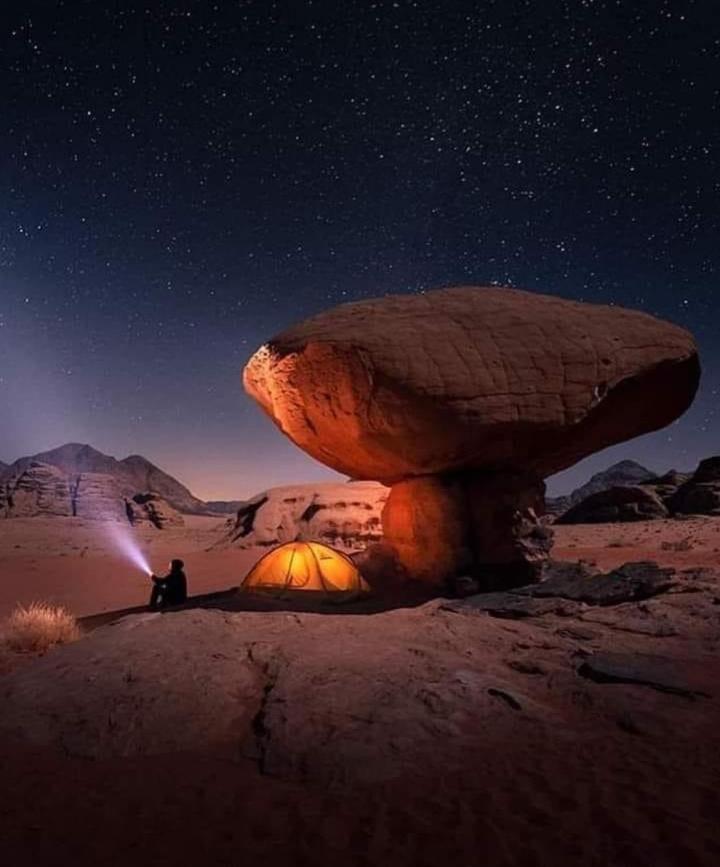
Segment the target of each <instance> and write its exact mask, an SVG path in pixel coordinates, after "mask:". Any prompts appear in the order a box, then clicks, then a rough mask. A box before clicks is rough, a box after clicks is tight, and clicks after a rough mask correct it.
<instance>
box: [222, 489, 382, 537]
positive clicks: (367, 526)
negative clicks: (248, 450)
mask: <svg viewBox="0 0 720 867" xmlns="http://www.w3.org/2000/svg"><path fill="white" fill-rule="evenodd" d="M388 493H389V491H388V489H387V488H386V487H385V486H384V485H380V484H378V483H377V482H345V483H343V482H329V483H327V484H325V483H318V484H314V485H291V486H287V487H279V488H270V490H268V491H263V493H261V494H258V495H257V496H255V497H253V498H252V499H250V500H248V501H247V502H245V503H242V504H241V505H240V507H239V508H238V510H237V514H236V516H235V518H234V520H232V521H231V522H230V525H229V528H228V533H227V536H226V539H225V542H228V541H229V542H231V543H233V544H235V545H238V546H239V547H241V548H252V547H255V546H258V545H259V546H261V547H272V546H274V545H278V544H281V543H283V542H293V541H296V540H298V541H306V540H316V541H319V542H324V543H325V544H327V545H330V546H332V547H333V548H340V549H342V550H344V551H360V550H362V549H364V548H365V547H366V546H367V545H369V544H372V543H374V542H379V541H380V539H381V537H382V528H381V525H380V514H381V512H382V507H383V504H384V503H385V500H386V499H387V496H388Z"/></svg>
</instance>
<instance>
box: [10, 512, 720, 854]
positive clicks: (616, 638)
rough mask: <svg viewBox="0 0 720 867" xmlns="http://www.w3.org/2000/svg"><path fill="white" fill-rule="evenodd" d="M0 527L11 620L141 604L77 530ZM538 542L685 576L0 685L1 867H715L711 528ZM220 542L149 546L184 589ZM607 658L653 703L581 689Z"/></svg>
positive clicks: (324, 620)
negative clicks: (631, 670)
mask: <svg viewBox="0 0 720 867" xmlns="http://www.w3.org/2000/svg"><path fill="white" fill-rule="evenodd" d="M6 523H7V524H10V523H14V524H15V526H14V527H13V528H12V535H13V538H12V539H10V538H9V536H8V535H7V534H6V533H5V526H2V527H0V563H1V564H2V570H3V571H2V580H3V585H2V593H3V597H2V600H3V605H4V607H5V609H6V610H7V608H8V607H9V606H10V604H11V603H12V602H13V601H14V599H16V598H22V599H28V600H29V599H32V598H38V597H43V598H47V597H50V598H53V599H55V600H57V601H62V602H64V603H65V604H67V605H68V606H69V607H71V608H72V609H73V610H75V611H76V612H77V613H90V612H91V611H99V610H103V609H107V608H115V607H119V606H124V605H133V604H137V603H141V602H142V601H143V600H144V596H145V589H146V585H145V581H144V579H143V578H142V577H141V576H134V575H133V570H132V569H131V568H128V567H126V566H124V565H122V561H121V560H119V559H118V560H116V561H115V560H110V558H109V557H108V555H107V554H106V553H104V551H105V548H104V547H103V546H104V544H105V543H103V542H98V541H97V536H96V530H95V528H94V527H89V528H85V529H83V531H82V534H73V535H70V534H69V533H68V531H67V529H63V522H62V521H61V522H60V523H57V522H50V523H48V524H47V526H46V527H41V526H40V525H39V524H36V523H34V522H33V523H31V522H24V523H23V522H6ZM556 529H557V534H556V549H555V552H554V553H555V556H556V557H557V558H560V559H585V560H588V561H591V562H595V563H597V565H598V566H600V567H602V568H608V569H609V568H612V567H614V566H616V565H618V564H620V563H623V562H627V561H630V560H640V559H654V560H657V561H659V562H660V563H664V564H667V565H672V566H674V567H676V568H677V569H691V568H696V567H700V568H702V570H703V571H702V572H701V573H700V572H698V573H697V574H689V575H687V576H686V577H683V578H682V579H681V580H680V582H679V583H678V584H677V586H676V587H675V588H674V589H673V590H671V591H669V592H666V593H663V594H661V595H659V596H656V597H654V598H652V599H649V600H645V601H642V602H636V603H624V604H622V605H618V606H612V607H610V608H587V607H585V606H577V605H574V606H573V605H571V606H569V607H567V608H562V607H561V608H560V609H558V610H555V611H551V612H549V613H543V614H541V615H539V616H531V617H529V618H526V619H522V620H514V619H513V620H508V619H503V618H499V617H492V616H489V615H488V614H486V613H478V612H475V613H472V614H471V613H459V612H457V611H449V610H447V609H445V608H444V607H443V604H444V603H443V602H442V601H431V602H428V603H426V604H424V605H421V606H418V607H414V608H407V609H399V610H391V611H386V612H384V613H380V614H374V615H365V616H363V615H353V614H350V615H338V614H334V613H332V614H327V615H324V614H307V613H296V612H280V611H278V612H275V613H266V612H257V613H256V612H243V611H240V612H238V611H233V610H231V609H230V608H223V607H222V606H220V607H217V608H214V609H209V610H201V609H195V610H189V611H183V612H177V613H168V614H165V615H159V614H152V615H139V616H135V617H130V618H124V619H122V620H120V621H118V622H117V623H115V624H111V625H108V626H103V627H101V628H100V629H97V630H95V631H94V632H92V633H90V634H89V635H87V636H86V637H84V638H82V639H81V640H80V641H78V642H76V643H75V644H72V645H68V646H67V647H63V648H58V649H56V650H52V651H50V652H48V653H47V654H46V655H45V656H44V657H42V658H40V659H37V660H33V659H29V658H28V659H24V660H22V662H21V663H20V664H18V665H17V666H16V667H15V669H14V670H13V671H11V672H9V673H8V674H5V675H4V676H3V677H0V732H2V737H1V739H0V779H2V785H0V863H3V864H12V865H13V867H15V865H17V867H25V865H28V867H30V865H33V867H45V865H52V867H55V865H57V867H60V865H65V864H72V865H76V867H83V865H86V864H87V865H90V864H93V865H94V864H98V863H100V864H103V865H108V867H115V865H126V864H127V865H130V864H133V865H146V864H147V865H161V864H162V865H165V864H168V865H170V864H176V865H177V864H181V865H185V864H187V865H199V864H212V865H233V867H235V865H243V864H245V863H248V864H250V863H256V862H260V863H262V864H264V865H268V867H271V865H307V867H311V865H312V867H325V865H328V867H329V865H337V864H343V865H363V867H365V865H367V867H369V865H382V867H385V865H393V867H415V865H418V867H436V865H437V867H448V865H453V867H475V865H508V867H510V865H513V867H515V865H517V867H546V865H552V867H556V865H572V867H584V865H592V867H650V865H660V867H676V865H681V867H714V865H717V864H720V823H719V822H718V816H720V689H718V687H717V684H718V683H720V654H719V652H718V651H720V605H718V600H719V599H720V573H719V572H718V571H716V565H717V558H718V548H720V521H715V520H713V519H693V520H688V521H681V522H672V521H668V522H651V523H647V524H635V525H625V526H619V525H612V526H595V527H558V528H556ZM171 532H175V531H171ZM219 533H220V527H219V525H218V524H215V525H212V524H211V523H210V522H207V521H205V522H204V521H198V522H197V523H196V525H195V526H194V527H192V528H190V530H189V532H185V533H184V536H185V539H184V541H183V538H182V536H183V534H180V533H178V534H177V535H176V536H174V537H173V536H171V535H170V534H169V535H168V536H161V535H160V534H156V535H155V536H150V540H151V541H149V542H148V541H147V540H146V543H147V544H148V545H149V551H150V553H151V557H152V561H153V564H155V563H156V560H159V561H160V562H162V561H164V560H165V559H167V558H168V557H169V556H170V555H171V554H172V555H175V554H177V555H179V556H182V557H184V559H186V560H187V562H188V571H189V574H190V577H191V580H192V581H193V591H194V592H201V591H205V590H210V589H221V588H223V587H227V586H232V585H235V584H237V583H238V579H239V578H241V577H242V574H243V570H245V569H247V567H248V565H249V563H250V561H251V560H252V557H253V555H252V553H249V552H238V551H237V550H232V549H230V550H218V549H213V550H211V551H209V552H207V551H206V550H205V549H206V548H208V547H210V546H211V545H212V544H213V542H215V541H216V540H217V538H218V534H219ZM41 538H43V539H45V543H44V544H45V547H44V548H43V549H38V548H36V547H34V546H35V545H37V542H38V540H39V539H41ZM33 540H35V541H33ZM93 540H94V541H93ZM16 544H20V545H22V546H23V547H21V548H19V549H18V548H15V547H14V545H16ZM181 546H184V547H181ZM83 548H87V550H86V553H85V554H82V551H83ZM114 564H116V565H114ZM31 566H32V567H34V568H30V567H31ZM116 570H118V571H116ZM123 570H124V571H123ZM121 576H122V578H121ZM84 594H86V595H87V598H86V597H85V596H84ZM608 653H610V654H620V659H621V661H623V664H624V663H627V662H628V661H629V663H630V664H634V663H635V662H638V663H639V664H640V665H641V667H643V666H644V667H645V669H646V670H647V671H652V670H657V671H658V672H659V674H658V680H659V681H661V682H660V683H657V684H656V685H655V687H653V686H650V685H648V683H618V682H609V683H603V682H596V681H594V680H592V679H588V678H587V677H585V676H581V674H580V671H581V669H582V667H583V665H584V663H585V662H586V661H587V660H592V659H597V658H599V657H600V656H601V655H602V654H608ZM666 679H667V680H666ZM668 685H669V688H668Z"/></svg>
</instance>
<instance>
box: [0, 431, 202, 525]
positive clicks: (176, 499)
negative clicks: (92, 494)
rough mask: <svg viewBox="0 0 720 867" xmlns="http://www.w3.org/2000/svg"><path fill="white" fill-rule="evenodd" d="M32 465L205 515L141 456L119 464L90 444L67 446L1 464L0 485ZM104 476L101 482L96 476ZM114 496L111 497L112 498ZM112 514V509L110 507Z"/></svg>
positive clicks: (195, 501)
mask: <svg viewBox="0 0 720 867" xmlns="http://www.w3.org/2000/svg"><path fill="white" fill-rule="evenodd" d="M33 464H42V465H44V466H49V467H53V468H54V469H56V470H59V471H60V472H61V473H62V474H63V475H65V476H66V477H68V478H77V477H80V476H83V477H86V480H85V481H86V484H87V485H94V486H95V487H96V488H98V487H99V488H101V489H104V488H107V487H108V485H109V484H110V482H108V481H107V480H108V479H110V480H111V482H112V486H114V488H116V489H117V491H119V493H120V495H121V496H122V497H126V498H129V499H131V498H132V497H134V496H135V495H136V494H138V493H145V492H150V491H152V492H153V493H155V494H157V495H158V496H159V497H161V498H162V499H163V500H166V501H167V502H168V503H169V505H170V507H171V508H172V509H173V510H175V511H178V512H186V513H204V512H207V511H208V509H207V506H206V504H205V503H203V501H202V500H199V499H198V498H197V497H195V496H193V494H192V493H191V492H190V491H189V490H188V489H187V488H186V487H185V486H184V485H182V484H181V483H180V482H178V481H177V479H174V478H173V477H172V476H170V475H168V474H167V473H165V472H164V471H163V470H161V469H160V468H159V467H156V466H155V465H154V464H152V463H151V462H150V461H148V460H147V459H146V458H144V457H142V456H141V455H131V456H130V457H127V458H125V459H124V460H121V461H118V460H116V459H115V458H114V457H111V456H110V455H105V454H103V453H102V452H99V451H98V450H97V449H94V448H92V446H89V445H83V444H80V443H67V444H66V445H64V446H60V447H59V448H57V449H52V450H50V451H48V452H40V453H39V454H37V455H32V456H30V457H24V458H20V459H19V460H17V461H15V462H14V463H13V464H11V465H9V466H8V465H6V464H0V486H2V485H3V484H7V483H8V482H9V481H10V480H11V479H17V478H19V477H20V476H21V475H22V474H23V473H25V472H26V471H28V470H29V469H30V468H31V467H32V465H33ZM101 476H102V477H104V478H103V479H100V478H99V477H101ZM113 497H114V495H113ZM110 508H111V511H114V510H115V507H114V506H113V507H110Z"/></svg>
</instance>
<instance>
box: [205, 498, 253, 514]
mask: <svg viewBox="0 0 720 867" xmlns="http://www.w3.org/2000/svg"><path fill="white" fill-rule="evenodd" d="M245 502H246V501H245V500H208V501H207V502H206V503H205V505H206V506H207V507H208V510H209V511H210V512H216V513H217V514H219V515H234V514H235V513H236V512H237V510H238V509H239V508H240V506H243V505H245Z"/></svg>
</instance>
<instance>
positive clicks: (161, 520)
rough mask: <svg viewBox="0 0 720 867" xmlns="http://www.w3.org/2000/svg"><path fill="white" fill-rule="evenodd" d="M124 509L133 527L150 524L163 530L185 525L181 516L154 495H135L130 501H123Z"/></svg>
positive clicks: (168, 504) (159, 497) (165, 501)
mask: <svg viewBox="0 0 720 867" xmlns="http://www.w3.org/2000/svg"><path fill="white" fill-rule="evenodd" d="M124 509H125V515H126V517H127V519H128V520H129V521H130V523H131V524H132V525H133V526H136V525H138V524H140V525H141V524H151V525H152V526H153V527H157V529H158V530H164V529H165V527H182V526H183V524H184V523H185V522H184V520H183V517H182V515H181V514H180V513H179V512H177V511H176V510H175V509H173V507H172V506H171V505H170V503H168V502H167V500H164V499H163V498H162V497H161V496H159V495H158V494H154V493H150V494H135V496H134V497H133V498H132V499H131V500H126V501H125V503H124Z"/></svg>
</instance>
